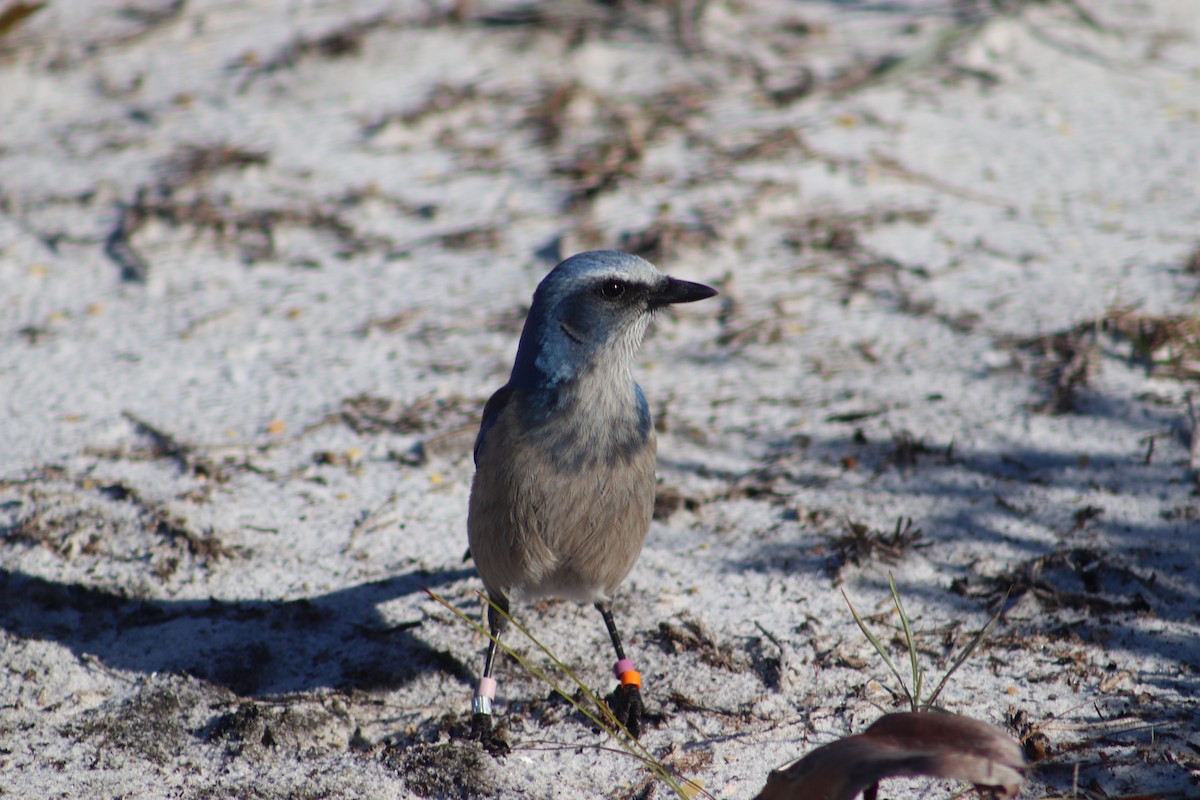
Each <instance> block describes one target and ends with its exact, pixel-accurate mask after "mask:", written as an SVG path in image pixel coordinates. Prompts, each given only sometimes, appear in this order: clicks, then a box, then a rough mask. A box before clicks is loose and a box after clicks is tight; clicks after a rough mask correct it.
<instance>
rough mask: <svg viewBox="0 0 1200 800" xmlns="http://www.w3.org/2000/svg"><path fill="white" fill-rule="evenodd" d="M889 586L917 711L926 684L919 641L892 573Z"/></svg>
mask: <svg viewBox="0 0 1200 800" xmlns="http://www.w3.org/2000/svg"><path fill="white" fill-rule="evenodd" d="M899 529H900V523H899V522H897V523H896V530H897V531H899ZM888 586H890V587H891V589H892V601H893V602H894V603H895V604H896V613H898V614H899V615H900V626H901V627H902V628H904V641H905V643H906V644H907V645H908V664H909V668H910V669H911V670H912V682H913V690H912V694H910V695H909V697H908V700H909V703H910V704H911V705H912V710H913V711H917V710H918V707H919V706H920V704H921V685H922V683H924V678H925V675H924V671H923V670H922V669H921V664H920V661H918V659H917V640H916V638H915V637H914V636H913V632H912V625H911V624H910V623H909V621H908V614H907V613H905V611H904V604H903V603H902V602H900V590H899V589H898V588H896V579H895V577H893V576H892V573H890V572H889V573H888Z"/></svg>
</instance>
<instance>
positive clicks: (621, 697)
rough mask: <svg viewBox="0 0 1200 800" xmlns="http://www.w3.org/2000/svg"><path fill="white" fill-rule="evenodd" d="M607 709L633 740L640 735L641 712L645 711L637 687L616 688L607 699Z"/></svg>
mask: <svg viewBox="0 0 1200 800" xmlns="http://www.w3.org/2000/svg"><path fill="white" fill-rule="evenodd" d="M608 707H609V709H610V710H611V711H612V713H613V716H614V717H616V718H617V722H619V723H621V724H622V725H624V726H625V730H627V731H629V734H630V735H631V736H632V737H633V738H635V739H636V738H638V736H640V735H641V733H642V712H643V711H645V706H644V705H642V690H641V689H639V688H638V687H637V686H629V685H626V686H618V687H617V689H616V691H614V692H613V693H612V694H611V695H609V697H608Z"/></svg>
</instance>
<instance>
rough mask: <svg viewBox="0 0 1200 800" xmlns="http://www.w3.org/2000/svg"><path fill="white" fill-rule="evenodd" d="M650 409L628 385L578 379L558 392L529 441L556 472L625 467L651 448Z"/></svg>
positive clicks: (593, 377) (592, 377) (592, 378)
mask: <svg viewBox="0 0 1200 800" xmlns="http://www.w3.org/2000/svg"><path fill="white" fill-rule="evenodd" d="M653 433H654V432H653V429H652V426H651V419H650V409H649V407H648V406H647V405H646V400H645V397H643V396H642V394H641V390H640V389H638V388H637V386H636V384H634V383H633V381H632V380H625V381H615V380H606V379H605V378H604V377H603V376H597V375H595V374H584V375H582V376H580V377H579V379H577V380H576V381H574V382H573V383H572V385H570V386H567V387H564V388H563V389H562V390H560V391H559V392H558V395H557V397H556V398H555V400H554V406H553V408H552V409H551V410H550V411H549V413H545V414H540V415H539V419H538V420H537V421H536V422H535V424H533V425H532V426H531V428H530V438H531V440H532V443H535V444H536V445H537V446H538V447H539V448H542V449H543V450H544V452H545V453H546V454H547V455H548V456H549V457H550V458H551V460H552V461H553V462H554V464H555V467H556V468H557V469H561V470H564V471H566V472H578V471H580V470H584V469H594V468H596V467H597V466H600V465H604V466H608V467H613V466H618V465H620V464H629V463H632V462H633V461H634V460H635V459H637V458H638V457H639V456H640V455H642V454H643V453H644V452H645V451H646V449H647V448H651V449H653V448H654V436H653Z"/></svg>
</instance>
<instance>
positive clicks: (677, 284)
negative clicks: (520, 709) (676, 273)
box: [650, 277, 717, 308]
mask: <svg viewBox="0 0 1200 800" xmlns="http://www.w3.org/2000/svg"><path fill="white" fill-rule="evenodd" d="M716 293H717V290H716V289H714V288H712V287H711V286H705V285H704V284H703V283H692V282H691V281H681V280H679V279H678V278H672V277H668V278H667V282H666V283H665V284H664V285H663V286H661V287H660V288H658V289H655V290H654V291H653V292H651V293H650V307H651V308H661V307H662V306H669V305H673V304H675V303H694V302H696V301H697V300H706V299H708V298H709V297H713V296H715V295H716Z"/></svg>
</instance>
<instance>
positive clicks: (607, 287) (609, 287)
mask: <svg viewBox="0 0 1200 800" xmlns="http://www.w3.org/2000/svg"><path fill="white" fill-rule="evenodd" d="M600 294H602V295H604V296H605V297H607V298H608V299H609V300H616V299H617V298H618V297H620V296H621V295H623V294H625V284H623V283H621V282H620V281H605V282H604V283H602V284H600Z"/></svg>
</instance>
